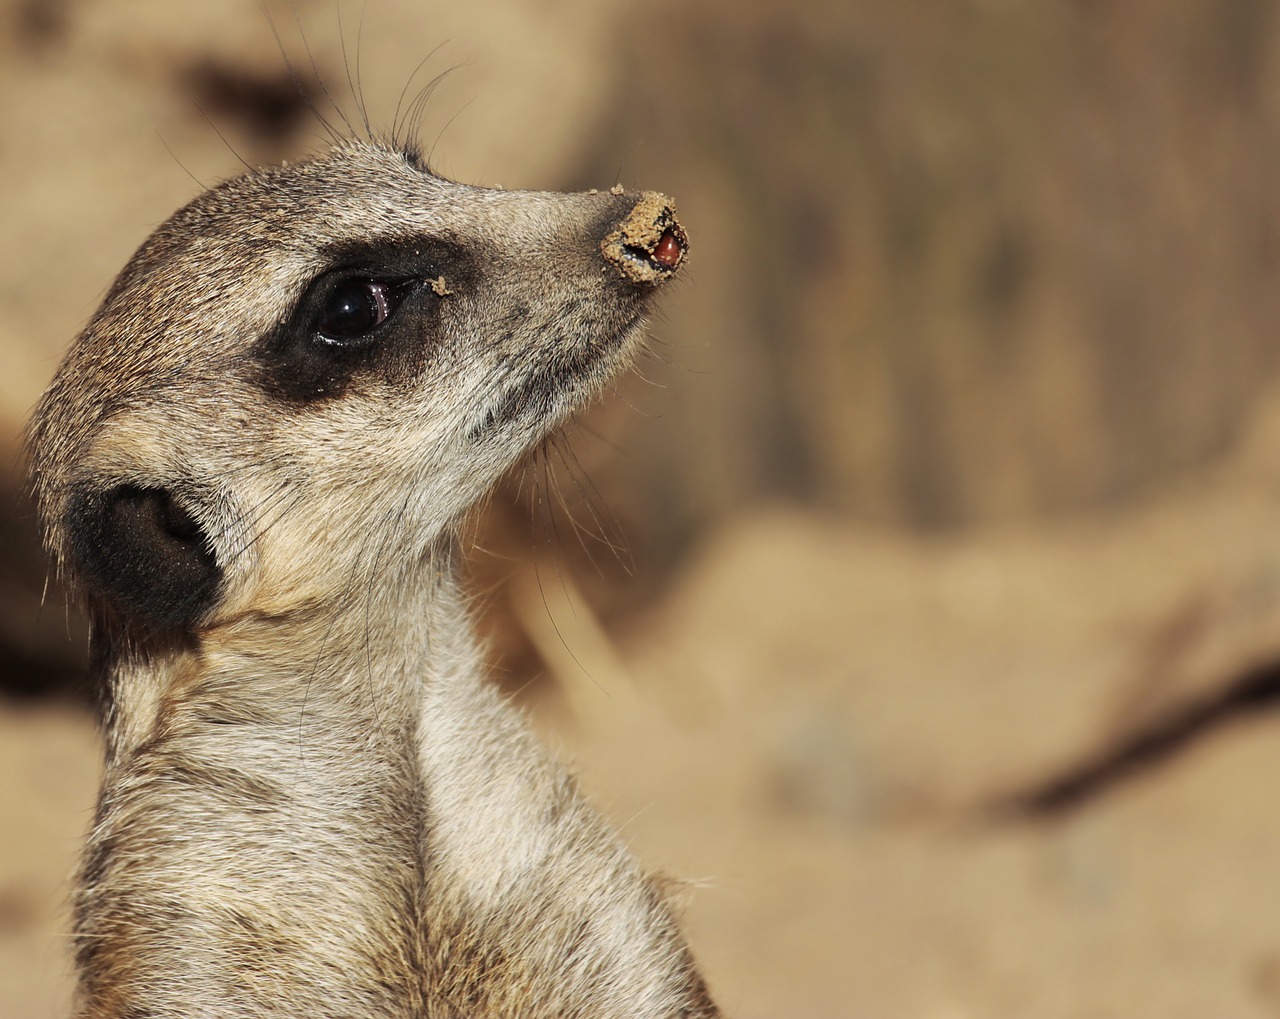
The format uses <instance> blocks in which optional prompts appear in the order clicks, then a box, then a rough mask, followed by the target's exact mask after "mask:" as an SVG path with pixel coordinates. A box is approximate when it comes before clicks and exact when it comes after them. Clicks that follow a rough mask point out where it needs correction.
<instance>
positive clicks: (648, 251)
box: [600, 191, 689, 286]
mask: <svg viewBox="0 0 1280 1019" xmlns="http://www.w3.org/2000/svg"><path fill="white" fill-rule="evenodd" d="M688 250H689V238H688V235H687V234H685V232H684V227H682V226H681V225H680V221H679V220H678V219H676V207H675V203H674V202H673V201H672V200H671V199H670V198H668V197H667V196H666V195H663V194H659V193H658V192H657V191H646V192H644V193H643V194H642V195H641V196H640V197H639V198H638V199H637V200H636V202H635V204H634V205H633V206H632V207H631V211H630V212H628V213H627V214H626V215H625V216H623V217H622V219H621V220H619V221H617V222H616V223H614V224H613V226H612V229H610V231H609V232H608V233H607V234H605V237H604V240H602V241H601V242H600V254H601V255H603V256H604V260H605V261H606V262H608V263H609V264H610V265H611V266H613V267H614V268H615V269H616V270H617V271H618V272H619V273H621V275H622V276H623V277H624V278H625V279H627V280H630V281H631V282H633V283H647V284H650V285H651V286H657V285H659V284H661V283H665V282H666V281H667V280H669V279H670V278H671V277H672V276H674V275H675V272H676V270H677V269H678V268H680V265H681V263H683V262H684V256H685V254H686V253H687V252H688Z"/></svg>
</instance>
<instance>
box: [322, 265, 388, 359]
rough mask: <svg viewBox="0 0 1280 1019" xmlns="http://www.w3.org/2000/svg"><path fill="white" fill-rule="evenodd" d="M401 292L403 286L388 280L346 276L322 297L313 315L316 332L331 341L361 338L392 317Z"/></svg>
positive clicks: (338, 341) (341, 341)
mask: <svg viewBox="0 0 1280 1019" xmlns="http://www.w3.org/2000/svg"><path fill="white" fill-rule="evenodd" d="M402 296H403V290H402V289H398V288H395V287H393V286H391V285H390V284H388V283H380V282H378V281H377V280H358V279H349V280H345V281H343V282H342V283H339V284H338V285H337V286H336V287H334V288H333V291H332V292H331V293H330V294H329V296H328V297H326V298H325V301H324V304H323V305H322V306H321V308H320V314H319V315H318V316H317V318H316V332H317V333H318V334H319V336H320V337H321V338H322V339H324V340H328V341H330V342H337V343H343V342H347V341H350V340H357V339H360V338H361V337H363V336H365V335H367V334H368V333H371V332H373V330H375V329H377V328H378V326H380V325H382V323H383V322H385V321H386V320H387V319H388V318H390V317H391V313H392V312H394V311H395V310H396V307H397V306H398V305H399V303H400V298H401V297H402Z"/></svg>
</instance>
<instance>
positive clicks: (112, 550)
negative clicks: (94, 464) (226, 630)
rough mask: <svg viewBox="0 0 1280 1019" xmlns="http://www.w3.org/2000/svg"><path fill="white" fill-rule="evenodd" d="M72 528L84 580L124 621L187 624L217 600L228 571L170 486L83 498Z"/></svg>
mask: <svg viewBox="0 0 1280 1019" xmlns="http://www.w3.org/2000/svg"><path fill="white" fill-rule="evenodd" d="M67 529H68V533H69V536H70V539H71V540H70V546H69V551H70V553H71V556H72V559H73V562H74V564H75V569H76V572H77V573H78V574H79V575H80V576H79V579H80V580H81V581H83V582H84V583H85V584H86V585H87V586H88V587H89V588H91V589H92V590H93V591H95V592H96V593H97V594H99V595H100V596H101V597H103V598H104V599H105V600H106V601H107V602H108V603H109V604H110V605H111V606H112V607H113V608H114V609H116V610H117V611H118V612H120V613H121V614H122V615H124V616H140V617H142V618H144V619H145V620H146V621H147V622H150V623H152V624H153V625H154V624H158V625H160V626H162V627H165V628H180V627H188V626H191V625H193V624H194V623H196V622H198V621H199V620H200V618H201V617H202V616H204V615H205V614H206V613H207V612H208V610H209V609H210V608H211V607H212V606H213V604H214V602H215V601H216V599H217V596H218V589H219V586H220V584H221V581H222V570H221V568H220V567H219V565H218V562H217V558H216V557H215V555H214V553H213V547H212V544H211V542H210V541H209V537H208V535H207V534H206V533H205V532H204V531H203V530H202V529H201V527H200V524H199V523H198V522H197V521H196V519H195V518H194V517H193V516H192V515H191V513H190V512H189V511H188V510H187V509H185V508H184V507H183V506H182V505H181V504H180V503H179V502H178V501H177V500H176V499H175V498H174V495H173V493H172V492H170V491H168V490H166V489H164V488H149V487H143V486H140V485H129V484H126V485H117V486H116V487H114V488H110V489H107V490H106V491H105V492H103V491H98V492H84V493H81V494H80V495H79V496H76V497H74V498H73V499H72V500H71V503H70V506H69V508H68V511H67Z"/></svg>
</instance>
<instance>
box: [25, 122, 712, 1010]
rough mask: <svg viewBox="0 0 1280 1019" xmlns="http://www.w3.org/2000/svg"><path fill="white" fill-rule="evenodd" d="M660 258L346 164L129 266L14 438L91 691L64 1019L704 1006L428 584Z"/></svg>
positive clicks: (247, 186) (609, 237) (584, 388)
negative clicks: (87, 661)
mask: <svg viewBox="0 0 1280 1019" xmlns="http://www.w3.org/2000/svg"><path fill="white" fill-rule="evenodd" d="M687 247H688V242H687V239H686V235H685V232H684V230H683V228H682V227H681V225H680V223H679V221H678V220H677V218H676V216H675V212H674V208H673V205H672V203H671V202H670V200H668V199H667V198H665V197H663V196H662V195H659V194H657V193H654V192H646V193H643V194H634V193H630V194H628V193H621V189H613V190H612V191H606V192H600V193H595V192H593V193H587V194H551V193H536V192H516V191H512V192H504V191H497V190H488V189H483V188H477V187H470V186H465V185H461V184H457V183H453V182H450V181H447V180H444V179H442V178H441V177H439V176H437V175H435V174H433V173H432V171H431V170H430V169H429V168H428V166H427V165H426V164H425V162H424V160H423V159H422V157H421V155H420V153H419V152H418V151H417V150H416V149H415V148H414V147H413V146H405V145H399V144H393V143H391V142H384V141H379V140H368V139H359V140H349V141H345V142H342V143H340V144H338V145H336V147H334V148H332V149H331V150H329V151H327V152H325V153H324V154H321V155H319V156H316V157H314V158H309V159H307V160H305V161H302V162H298V163H294V164H292V165H284V166H280V167H275V168H271V169H264V170H259V171H252V172H249V173H247V174H245V175H244V176H241V177H239V178H236V179H234V180H230V181H228V182H226V183H223V184H221V185H219V186H216V187H214V188H212V189H211V190H209V191H207V192H205V193H204V194H202V195H200V196H199V197H197V198H196V199H195V200H194V201H192V202H191V203H190V204H188V205H187V206H186V207H184V208H183V209H181V210H180V211H178V212H177V213H175V214H174V216H173V217H172V218H171V219H169V220H168V221H167V222H166V223H164V224H163V225H162V226H160V227H159V228H158V229H157V230H156V231H155V233H153V234H152V235H151V237H150V238H149V239H148V240H147V241H146V242H145V243H144V244H143V245H142V247H141V248H140V249H139V250H138V252H137V253H136V254H135V255H134V256H133V258H132V259H131V260H130V261H129V262H128V264H127V265H126V266H125V268H124V270H123V271H122V272H121V274H120V275H119V277H118V278H117V279H116V281H115V282H114V284H113V285H112V286H111V288H110V290H109V292H108V293H107V295H106V297H105V299H104V301H103V303H102V305H101V307H100V308H99V309H98V311H97V312H96V313H95V314H94V316H93V317H92V319H91V321H90V322H89V324H88V326H87V327H86V328H85V330H84V331H83V333H82V334H81V335H80V336H79V337H78V339H77V340H76V341H75V343H74V344H73V345H72V347H71V349H70V351H69V352H68V354H67V355H66V357H65V360H64V361H63V362H62V364H61V366H60V367H59V369H58V371H57V373H56V375H55V377H54V379H53V381H52V383H51V384H50V386H49V388H48V390H47V391H46V393H45V394H44V396H43V398H42V399H41V401H40V403H39V405H38V407H37V409H36V411H35V414H34V417H33V420H32V424H31V427H30V434H29V439H30V453H31V471H32V482H33V489H34V492H35V495H36V499H37V504H38V508H39V512H40V515H41V519H42V522H43V527H44V535H45V539H46V543H47V545H48V548H49V550H50V552H51V555H52V557H53V559H54V560H55V561H56V563H57V565H58V567H59V568H60V569H61V571H62V572H63V573H64V574H65V575H66V576H67V577H68V578H69V579H70V581H71V582H72V584H73V587H74V589H75V590H76V591H78V592H79V594H80V595H81V596H82V597H83V600H84V602H85V604H86V605H87V608H88V611H89V614H90V618H91V622H92V647H91V658H92V662H93V669H94V671H95V674H96V678H97V681H98V684H99V688H100V689H101V691H102V718H103V728H104V733H105V757H106V761H105V772H104V777H103V780H102V787H101V791H100V796H99V801H98V807H97V811H96V815H95V818H94V821H93V824H92V830H91V832H90V834H89V837H88V842H87V847H86V850H85V853H84V856H83V861H82V865H81V868H80V871H79V875H78V881H77V891H76V893H75V899H74V915H75V919H74V951H75V961H76V968H77V977H78V991H77V1008H78V1013H77V1014H78V1015H80V1016H84V1017H92V1019H143V1017H146V1019H168V1017H177V1016H183V1017H190V1016H202V1017H203V1016H210V1017H214V1016H216V1017H220V1019H222V1017H226V1019H241V1017H243V1019H249V1017H254V1019H260V1017H270V1016H289V1017H291V1019H298V1017H304V1016H308V1017H309V1016H316V1017H331V1019H347V1017H350V1019H372V1017H375V1016H376V1017H411V1016H412V1017H443V1019H462V1017H467V1019H471V1017H477V1019H480V1017H499V1016H502V1017H517V1016H518V1017H522V1019H540V1017H552V1016H556V1017H562V1016H573V1017H579V1019H589V1017H635V1019H650V1017H653V1019H657V1017H677V1016H683V1017H711V1016H716V1015H718V1014H719V1013H718V1011H717V1009H716V1007H715V1005H714V1004H713V1003H712V1000H711V998H710V997H709V995H708V992H707V990H706V987H705V984H704V982H703V980H702V979H701V977H700V976H699V974H698V972H697V969H696V968H695V965H694V962H693V960H692V958H691V955H690V952H689V949H688V948H687V946H686V944H685V942H684V940H683V939H682V936H681V934H680V933H679V931H678V929H677V924H676V921H675V920H674V918H673V913H672V910H671V909H670V908H669V907H668V905H667V903H666V902H665V901H664V894H663V888H664V885H663V882H662V881H660V880H658V879H656V878H654V877H651V876H650V875H648V874H646V873H645V872H644V871H643V870H642V869H641V868H640V866H639V865H638V863H637V862H636V860H635V859H634V858H633V857H632V855H631V854H630V853H629V851H628V850H627V849H626V848H625V847H624V845H623V844H622V842H621V840H620V838H619V836H618V835H617V834H616V833H615V832H614V831H613V830H612V829H611V828H610V827H609V826H608V825H607V824H606V823H605V822H604V821H603V820H602V818H601V817H600V815H598V814H597V813H596V811H595V810H594V809H593V808H592V807H591V806H590V805H589V804H588V803H587V801H586V800H585V798H584V797H583V796H582V795H581V794H580V793H579V791H578V790H577V788H576V786H575V783H574V779H573V777H572V776H571V774H570V773H569V772H568V771H567V770H566V769H565V767H564V766H563V765H562V764H560V763H558V762H557V761H556V760H555V759H554V758H553V757H552V756H551V755H549V754H548V753H547V752H546V751H545V750H544V749H543V748H542V746H541V745H540V743H539V742H538V741H537V740H536V739H535V737H534V736H533V735H532V733H531V731H530V730H529V728H528V727H527V725H526V723H525V721H524V720H523V719H522V717H521V716H520V714H519V713H518V712H517V711H516V710H515V709H513V708H512V707H511V706H510V705H509V704H508V703H506V701H505V700H504V699H503V698H502V697H501V696H500V695H499V694H498V693H497V692H496V691H495V690H494V688H493V687H492V686H491V685H490V684H489V683H488V682H487V681H486V679H485V678H484V674H483V673H484V669H483V665H482V655H481V651H480V649H479V648H478V646H477V642H476V640H475V638H474V637H473V636H472V631H471V627H470V625H469V622H468V618H467V609H466V602H465V597H464V596H463V594H461V593H460V590H459V583H458V580H457V579H456V578H457V570H456V560H457V557H458V551H457V545H458V537H457V532H458V522H459V520H460V518H461V517H462V516H463V515H464V514H465V513H466V511H467V510H468V508H469V507H471V506H473V504H475V503H476V501H477V500H478V499H480V498H481V497H482V496H483V495H484V494H485V493H486V491H487V490H488V489H489V488H490V486H491V485H492V484H493V483H494V482H495V480H496V479H498V477H499V476H500V475H501V474H503V473H504V472H505V471H506V470H507V469H508V468H509V467H511V465H512V464H513V463H515V462H516V461H517V460H518V458H520V457H521V456H522V454H524V453H525V452H526V451H527V450H529V449H530V447H531V446H533V445H534V444H536V443H538V442H539V441H540V440H541V439H542V438H544V437H545V436H546V435H548V433H549V432H551V431H552V430H553V429H555V428H556V427H557V426H558V425H560V424H561V423H562V422H563V421H565V419H566V418H567V417H568V416H569V415H571V414H572V413H573V412H574V411H575V410H577V409H579V408H581V407H582V406H583V405H584V403H586V402H587V401H589V400H590V399H592V398H593V397H594V396H595V395H596V394H597V393H598V392H599V391H600V390H601V389H602V387H603V386H604V385H605V384H606V383H607V381H608V380H610V379H611V378H613V377H614V376H615V375H616V374H617V373H618V372H619V371H620V370H622V369H623V367H624V366H625V365H627V364H628V362H629V360H630V359H631V358H632V356H633V354H634V353H635V351H636V350H637V348H638V345H639V343H640V342H641V341H640V336H641V331H642V328H643V324H644V321H645V314H646V309H647V308H648V306H649V304H650V299H651V297H652V296H653V295H654V294H655V293H656V291H657V290H658V288H659V287H660V286H661V285H662V284H663V283H664V282H665V281H666V280H668V279H669V278H670V277H672V276H673V275H674V274H675V273H676V272H677V270H678V269H679V268H680V266H681V264H682V262H683V260H684V257H685V253H686V251H687Z"/></svg>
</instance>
